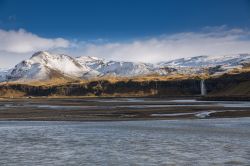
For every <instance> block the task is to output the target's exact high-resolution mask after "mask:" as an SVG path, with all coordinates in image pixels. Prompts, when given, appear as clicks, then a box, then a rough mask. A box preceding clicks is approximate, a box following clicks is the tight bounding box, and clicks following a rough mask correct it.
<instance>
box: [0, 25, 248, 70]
mask: <svg viewBox="0 0 250 166" xmlns="http://www.w3.org/2000/svg"><path fill="white" fill-rule="evenodd" d="M39 50H47V51H52V52H55V53H66V54H69V55H73V56H96V57H100V58H105V59H109V60H119V61H140V62H149V63H156V62H159V61H168V60H172V59H177V58H183V57H192V56H199V55H225V54H238V53H250V31H249V30H248V29H239V28H238V29H236V28H235V29H229V28H228V27H226V26H220V27H205V28H203V29H202V30H200V31H199V32H183V33H175V34H171V35H161V36H157V37H151V38H142V39H138V40H131V41H127V42H108V40H106V39H98V40H96V41H70V40H67V39H63V38H54V39H52V38H43V37H40V36H38V35H36V34H32V33H30V32H27V31H25V30H23V29H20V30H17V31H13V30H10V31H5V30H1V29H0V68H1V67H3V66H4V67H6V66H13V65H15V64H16V63H18V62H20V60H22V59H26V58H29V57H30V56H31V55H32V53H34V52H35V51H39ZM10 63H13V64H10Z"/></svg>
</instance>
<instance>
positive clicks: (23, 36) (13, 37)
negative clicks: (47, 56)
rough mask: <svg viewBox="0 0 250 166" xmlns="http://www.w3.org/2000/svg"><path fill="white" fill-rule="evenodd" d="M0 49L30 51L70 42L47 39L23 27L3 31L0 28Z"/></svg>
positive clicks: (64, 44)
mask: <svg viewBox="0 0 250 166" xmlns="http://www.w3.org/2000/svg"><path fill="white" fill-rule="evenodd" d="M0 43H1V44H0V51H2V52H8V53H17V54H18V53H20V54H22V53H30V52H34V51H38V50H48V49H54V48H60V47H61V48H66V47H69V45H70V42H69V41H67V40H65V39H62V38H56V39H47V38H42V37H39V36H37V35H35V34H32V33H29V32H27V31H25V30H23V29H20V30H17V31H13V30H10V31H5V30H1V29H0Z"/></svg>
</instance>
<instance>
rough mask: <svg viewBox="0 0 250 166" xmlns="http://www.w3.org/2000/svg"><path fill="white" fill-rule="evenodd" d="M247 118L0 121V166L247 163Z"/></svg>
mask: <svg viewBox="0 0 250 166" xmlns="http://www.w3.org/2000/svg"><path fill="white" fill-rule="evenodd" d="M249 138H250V118H234V119H200V120H171V121H126V122H125V121H124V122H27V121H19V122H16V121H2V122H0V154H1V155H0V165H18V166H19V165H26V166H29V165H30V166H31V165H32V166H33V165H46V166H47V165H77V166H78V165H204V166H206V165H232V166H234V165H249V163H250V139H249Z"/></svg>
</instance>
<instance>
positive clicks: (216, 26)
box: [0, 0, 250, 68]
mask: <svg viewBox="0 0 250 166" xmlns="http://www.w3.org/2000/svg"><path fill="white" fill-rule="evenodd" d="M249 26H250V1H247V0H188V1H187V0H67V1H66V0H53V1H52V0H0V42H1V43H2V47H1V46H0V58H1V62H2V63H1V62H0V68H1V66H3V67H6V66H10V65H12V63H16V62H18V61H20V60H21V59H25V58H28V57H29V56H30V55H31V54H32V53H33V52H35V51H38V50H40V49H45V50H49V51H52V52H58V53H68V54H72V55H73V56H79V55H91V56H98V57H103V58H108V59H115V60H126V58H128V60H130V59H131V60H132V61H145V62H152V61H153V62H157V61H162V60H169V59H173V58H174V57H183V56H184V57H186V56H197V55H199V54H228V53H241V52H244V53H245V52H248V51H249V52H250V50H248V49H247V45H248V44H249V43H248V40H249ZM221 34H224V36H221ZM188 35H191V36H188ZM187 37H188V38H191V39H192V41H194V43H192V42H191V44H190V45H188V43H190V41H187V39H188V38H187ZM1 38H2V39H1ZM173 38H174V40H173ZM242 38H244V40H243V39H242ZM176 40H178V41H179V42H178V43H173V41H176ZM214 40H216V42H218V43H219V44H221V43H225V42H227V44H226V45H223V49H221V50H218V48H216V49H215V50H214V51H210V50H208V48H203V49H200V45H198V43H202V42H203V43H202V44H208V45H209V42H211V43H212V42H214ZM22 41H25V42H22ZM185 41H186V42H185ZM195 41H196V42H195ZM242 41H244V42H242ZM232 42H233V43H234V44H232ZM173 44H174V46H173ZM175 46H176V48H175ZM211 47H212V48H213V47H215V46H213V45H211ZM211 47H209V48H211ZM157 48H159V50H157ZM165 48H169V49H165ZM229 48H230V49H229ZM175 50H183V51H175ZM119 52H120V53H119ZM127 54H129V55H130V56H129V55H127ZM142 57H146V58H142Z"/></svg>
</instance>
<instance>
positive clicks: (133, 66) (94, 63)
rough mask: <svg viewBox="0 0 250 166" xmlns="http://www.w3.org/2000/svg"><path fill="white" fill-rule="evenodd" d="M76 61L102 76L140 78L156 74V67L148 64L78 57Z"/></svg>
mask: <svg viewBox="0 0 250 166" xmlns="http://www.w3.org/2000/svg"><path fill="white" fill-rule="evenodd" d="M76 60H77V61H78V62H79V63H80V64H83V65H87V66H88V67H90V68H91V69H92V70H95V71H97V72H98V73H99V75H101V76H105V75H112V76H122V77H124V76H125V77H127V76H138V75H147V74H151V73H153V72H154V66H153V65H152V64H147V63H138V62H137V63H136V62H119V61H105V60H103V59H99V58H96V57H86V56H82V57H78V58H76Z"/></svg>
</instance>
